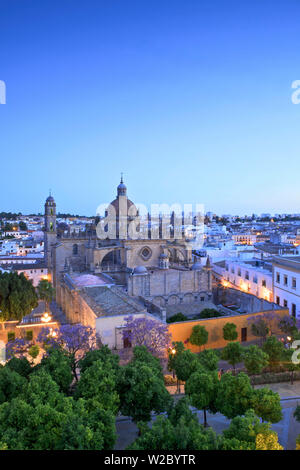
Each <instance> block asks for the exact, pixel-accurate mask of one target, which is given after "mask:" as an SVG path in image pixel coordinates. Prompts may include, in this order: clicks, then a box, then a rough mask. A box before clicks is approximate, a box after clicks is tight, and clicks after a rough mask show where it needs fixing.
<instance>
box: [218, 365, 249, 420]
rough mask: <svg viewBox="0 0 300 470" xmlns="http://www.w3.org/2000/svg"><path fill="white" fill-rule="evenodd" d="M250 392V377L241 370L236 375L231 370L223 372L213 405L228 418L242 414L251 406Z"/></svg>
mask: <svg viewBox="0 0 300 470" xmlns="http://www.w3.org/2000/svg"><path fill="white" fill-rule="evenodd" d="M252 393H253V389H252V387H251V384H250V379H249V377H248V376H247V375H246V374H244V373H243V372H240V373H239V374H238V375H236V376H235V375H232V374H231V372H229V373H226V374H223V375H222V376H221V379H220V381H219V387H218V389H217V396H216V401H215V407H216V409H217V410H218V411H219V412H220V413H222V414H223V415H224V416H226V417H227V418H229V419H231V418H234V417H235V416H238V415H243V414H244V413H245V412H246V411H247V410H249V409H250V408H251V398H252Z"/></svg>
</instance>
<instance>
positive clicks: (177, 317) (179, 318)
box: [167, 312, 188, 323]
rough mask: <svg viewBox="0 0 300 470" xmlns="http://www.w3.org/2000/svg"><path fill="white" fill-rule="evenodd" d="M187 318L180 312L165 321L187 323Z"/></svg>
mask: <svg viewBox="0 0 300 470" xmlns="http://www.w3.org/2000/svg"><path fill="white" fill-rule="evenodd" d="M187 320H188V317H187V316H186V315H184V314H183V313H181V312H178V313H176V314H175V315H172V316H171V317H170V318H168V319H167V323H174V322H177V321H187Z"/></svg>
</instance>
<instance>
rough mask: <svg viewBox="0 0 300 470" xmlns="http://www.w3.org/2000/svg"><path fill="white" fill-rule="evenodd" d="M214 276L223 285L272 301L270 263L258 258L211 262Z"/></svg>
mask: <svg viewBox="0 0 300 470" xmlns="http://www.w3.org/2000/svg"><path fill="white" fill-rule="evenodd" d="M213 274H214V276H215V278H216V279H217V280H219V281H221V282H222V284H223V285H224V286H225V287H234V288H236V289H239V290H242V291H244V292H248V293H249V294H253V295H255V296H256V297H259V298H261V299H265V300H268V301H269V302H272V301H273V280H272V279H273V278H272V265H271V264H270V263H265V262H262V261H259V260H255V259H252V260H249V261H246V260H245V261H242V260H237V259H235V260H226V261H222V262H217V263H215V264H213Z"/></svg>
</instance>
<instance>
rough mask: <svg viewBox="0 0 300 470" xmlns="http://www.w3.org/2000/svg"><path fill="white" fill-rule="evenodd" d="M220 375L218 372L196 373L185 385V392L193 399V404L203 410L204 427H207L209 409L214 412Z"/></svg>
mask: <svg viewBox="0 0 300 470" xmlns="http://www.w3.org/2000/svg"><path fill="white" fill-rule="evenodd" d="M217 387H218V375H217V373H216V372H206V371H205V372H202V371H200V370H198V371H196V372H194V373H193V374H192V375H191V376H190V378H189V379H188V380H187V382H186V384H185V392H186V394H187V395H188V396H189V397H190V399H191V404H192V405H193V406H195V407H196V408H198V409H199V410H203V414H204V423H203V424H204V427H207V416H206V411H207V409H211V410H212V411H214V408H213V406H212V404H213V401H214V399H215V395H216V393H217Z"/></svg>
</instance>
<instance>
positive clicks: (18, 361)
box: [5, 357, 32, 379]
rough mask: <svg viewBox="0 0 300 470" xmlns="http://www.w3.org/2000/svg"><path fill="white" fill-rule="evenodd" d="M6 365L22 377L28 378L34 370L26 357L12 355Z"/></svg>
mask: <svg viewBox="0 0 300 470" xmlns="http://www.w3.org/2000/svg"><path fill="white" fill-rule="evenodd" d="M5 367H9V369H11V370H12V371H14V372H17V373H18V374H20V375H21V376H22V377H25V378H26V379H27V378H28V376H29V374H30V373H31V372H32V367H31V364H30V362H29V361H28V359H26V357H22V358H17V357H12V358H11V359H10V360H9V361H8V362H7V363H6V364H5Z"/></svg>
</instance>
